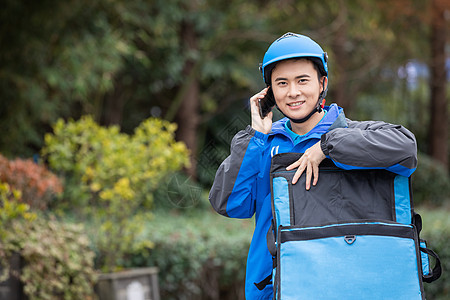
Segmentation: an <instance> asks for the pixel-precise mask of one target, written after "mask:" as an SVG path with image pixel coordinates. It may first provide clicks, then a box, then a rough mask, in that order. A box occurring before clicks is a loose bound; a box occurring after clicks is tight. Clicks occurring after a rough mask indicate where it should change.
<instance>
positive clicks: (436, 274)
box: [419, 247, 442, 283]
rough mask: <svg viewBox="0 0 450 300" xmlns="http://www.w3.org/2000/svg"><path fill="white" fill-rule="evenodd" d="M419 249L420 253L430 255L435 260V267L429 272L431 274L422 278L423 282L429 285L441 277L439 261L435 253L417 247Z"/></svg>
mask: <svg viewBox="0 0 450 300" xmlns="http://www.w3.org/2000/svg"><path fill="white" fill-rule="evenodd" d="M419 249H420V251H422V252H424V253H426V254H428V255H431V256H433V257H434V258H435V259H436V265H435V266H434V268H433V270H432V271H431V274H430V275H426V276H424V275H423V276H422V278H423V281H424V282H427V283H431V282H433V281H435V280H437V279H439V277H441V274H442V267H441V260H440V259H439V256H438V255H437V254H436V252H434V251H433V250H431V249H428V248H422V247H419Z"/></svg>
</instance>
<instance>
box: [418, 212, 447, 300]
mask: <svg viewBox="0 0 450 300" xmlns="http://www.w3.org/2000/svg"><path fill="white" fill-rule="evenodd" d="M449 209H450V207H448V205H447V206H446V208H445V207H444V208H443V209H427V208H425V207H419V208H417V209H416V211H417V212H418V213H420V214H421V215H422V220H423V230H422V233H421V238H423V239H425V240H427V242H428V246H429V248H430V249H432V250H434V251H435V252H436V253H437V254H438V255H439V258H440V259H441V264H442V276H441V278H439V279H438V280H437V281H435V282H433V283H430V284H427V283H424V287H425V296H426V297H427V299H435V300H444V299H449V297H450V273H449V270H450V247H448V241H449V240H450V218H449V217H448V215H449ZM432 265H433V266H434V264H433V263H432Z"/></svg>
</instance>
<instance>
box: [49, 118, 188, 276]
mask: <svg viewBox="0 0 450 300" xmlns="http://www.w3.org/2000/svg"><path fill="white" fill-rule="evenodd" d="M175 129H176V125H174V124H171V123H169V122H167V121H163V120H160V119H154V118H151V119H148V120H146V121H144V122H142V123H141V124H140V125H139V126H138V127H137V128H136V129H135V132H134V135H132V136H129V135H127V134H124V133H121V132H120V131H119V128H118V127H117V126H111V127H102V126H99V125H98V124H97V123H96V122H94V120H93V119H92V118H91V117H88V116H86V117H83V118H81V119H80V120H78V121H68V122H64V121H62V120H59V121H58V122H57V123H56V124H55V126H54V133H53V134H48V135H46V137H45V142H46V147H45V148H44V149H43V154H44V156H45V157H47V158H48V162H49V164H50V166H51V168H53V169H54V170H56V171H59V172H62V174H64V175H65V176H66V177H67V178H69V181H68V183H69V184H70V185H71V186H70V187H69V186H68V187H67V189H68V190H69V191H71V193H72V194H69V195H67V196H68V198H67V199H68V200H69V201H70V202H69V203H70V205H71V207H72V209H73V208H75V209H83V210H85V208H88V207H89V208H92V207H94V208H95V209H94V210H92V211H91V212H92V213H93V214H95V215H96V217H97V218H98V219H99V220H100V222H101V224H99V225H98V226H99V227H97V228H99V229H100V233H101V235H100V236H99V237H98V239H96V242H97V247H98V251H99V252H100V253H99V254H100V256H101V257H102V259H101V260H100V261H99V265H100V267H102V268H103V269H104V270H105V271H106V270H113V269H115V268H118V267H121V263H120V259H121V258H122V256H121V255H122V253H123V252H125V251H127V249H130V248H132V247H134V246H135V245H134V239H135V237H137V236H139V234H140V231H141V230H142V226H143V223H142V220H144V219H146V218H148V215H147V214H145V211H146V210H148V209H149V208H150V207H151V204H152V195H153V192H154V190H155V189H156V188H157V187H158V185H159V184H160V183H161V182H162V181H163V180H164V179H165V178H167V177H168V175H170V174H172V173H173V172H175V171H177V170H179V169H180V168H182V167H185V166H187V164H188V151H187V149H186V147H185V145H184V144H183V143H180V142H175V139H174V132H175ZM75 195H77V196H78V197H74V196H75ZM85 211H86V210H85ZM138 211H139V214H137V212H138ZM141 213H142V214H141Z"/></svg>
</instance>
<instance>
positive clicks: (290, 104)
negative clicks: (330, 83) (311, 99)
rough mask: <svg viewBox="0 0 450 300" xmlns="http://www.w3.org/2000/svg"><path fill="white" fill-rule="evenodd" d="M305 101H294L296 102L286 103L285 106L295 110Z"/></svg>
mask: <svg viewBox="0 0 450 300" xmlns="http://www.w3.org/2000/svg"><path fill="white" fill-rule="evenodd" d="M305 102H306V101H296V102H292V103H288V104H287V106H289V107H291V108H297V107H300V106H302V105H303V104H304V103H305Z"/></svg>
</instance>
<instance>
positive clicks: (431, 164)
mask: <svg viewBox="0 0 450 300" xmlns="http://www.w3.org/2000/svg"><path fill="white" fill-rule="evenodd" d="M412 182H413V197H414V203H418V204H422V203H426V204H431V205H443V204H445V203H448V201H449V200H450V176H449V175H448V173H447V170H445V168H443V167H442V165H441V164H439V163H438V162H436V161H435V160H433V159H431V158H430V157H429V156H427V155H425V154H419V164H418V167H417V170H416V171H415V172H414V173H413V177H412Z"/></svg>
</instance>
